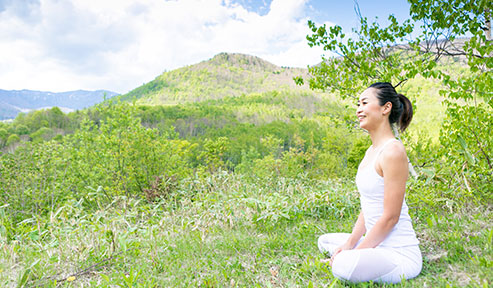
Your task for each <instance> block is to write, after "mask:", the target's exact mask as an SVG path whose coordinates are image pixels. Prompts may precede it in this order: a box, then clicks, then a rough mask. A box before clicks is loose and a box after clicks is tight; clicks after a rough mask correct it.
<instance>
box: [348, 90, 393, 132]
mask: <svg viewBox="0 0 493 288" xmlns="http://www.w3.org/2000/svg"><path fill="white" fill-rule="evenodd" d="M376 93H377V90H376V89H375V88H368V89H366V90H365V91H363V93H361V95H360V97H359V100H358V109H356V117H358V121H359V126H360V127H361V128H363V129H365V130H367V131H369V130H372V129H374V128H376V127H378V126H379V125H380V124H381V122H382V121H384V120H385V115H386V114H388V113H386V111H387V108H388V107H386V105H387V104H389V103H390V102H388V103H387V104H386V105H384V106H380V103H379V101H378V98H377V96H376ZM387 106H388V105H387ZM389 111H390V110H389Z"/></svg>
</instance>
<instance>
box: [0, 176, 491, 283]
mask: <svg viewBox="0 0 493 288" xmlns="http://www.w3.org/2000/svg"><path fill="white" fill-rule="evenodd" d="M411 185H412V184H411ZM411 190H412V189H411ZM414 199H418V197H411V199H410V202H409V206H410V207H411V209H412V211H413V214H414V215H413V216H414V218H415V228H416V231H417V233H418V236H419V238H420V240H421V243H422V245H421V249H422V251H423V254H424V268H423V271H422V273H421V275H420V276H418V277H417V278H416V279H413V280H409V281H405V282H403V283H401V284H399V285H381V284H374V283H364V284H359V285H355V284H350V283H345V282H342V281H339V280H335V279H334V277H333V276H332V274H331V272H330V267H328V266H327V264H325V263H324V262H323V261H321V260H322V259H323V255H322V254H320V253H319V251H318V249H317V246H316V240H317V237H318V235H320V234H322V233H326V232H327V231H345V232H350V231H351V227H352V224H353V223H354V221H355V218H356V215H357V213H358V211H359V210H358V209H359V208H358V207H359V202H358V197H357V193H356V192H355V191H354V186H353V184H352V183H350V182H346V181H335V180H334V181H314V180H308V179H286V178H275V179H268V180H263V181H259V180H251V179H247V178H246V177H243V176H241V175H235V174H227V173H218V174H216V175H213V176H211V177H209V178H205V179H190V180H187V181H184V182H183V183H181V185H180V186H179V188H178V189H177V190H176V191H174V192H173V193H172V194H170V195H168V197H167V198H166V199H161V200H160V201H156V202H153V203H149V202H144V201H139V200H136V199H127V198H124V197H122V198H116V199H115V200H114V201H113V202H112V203H110V204H107V205H102V204H97V206H96V207H91V208H88V207H86V206H85V205H86V203H102V202H97V201H96V202H89V201H88V200H87V199H81V200H79V201H74V202H73V203H68V204H67V205H65V206H63V207H61V208H58V209H57V210H55V211H52V212H51V214H50V215H47V216H46V217H36V216H33V218H31V219H28V220H25V221H23V223H19V224H18V225H17V228H16V231H15V233H14V234H12V235H10V236H9V239H7V232H6V230H5V229H0V235H1V238H0V245H1V246H0V286H2V287H24V286H27V287H36V286H38V287H346V286H349V287H394V286H399V287H463V286H470V287H488V286H489V285H490V284H492V279H493V274H492V272H491V271H492V269H491V268H492V263H493V260H492V254H493V253H492V249H493V247H492V246H493V245H492V237H493V230H492V224H491V223H492V221H491V206H490V205H489V204H483V205H480V206H476V207H474V208H473V207H467V205H465V206H466V207H464V206H463V207H462V208H461V209H460V210H456V211H453V213H449V211H446V210H440V209H435V210H433V213H431V212H432V209H434V208H433V207H429V206H424V207H420V206H419V205H420V203H419V202H418V201H417V200H414ZM1 211H2V210H1V208H0V212H1ZM2 213H3V212H1V213H0V217H6V215H4V213H3V214H2Z"/></svg>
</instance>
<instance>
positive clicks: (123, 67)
mask: <svg viewBox="0 0 493 288" xmlns="http://www.w3.org/2000/svg"><path fill="white" fill-rule="evenodd" d="M15 3H17V4H15ZM18 3H19V2H16V1H6V2H5V4H3V5H4V7H0V55H3V56H4V57H2V58H0V89H37V90H49V91H66V90H74V89H109V90H113V91H117V92H122V93H124V92H127V91H129V90H130V89H133V88H135V87H137V86H139V85H141V84H142V83H144V82H148V81H149V80H151V79H153V78H154V77H156V76H158V75H159V74H160V73H162V72H163V71H164V70H172V69H175V68H178V67H182V66H185V65H190V64H194V63H197V62H200V61H202V60H206V59H208V58H210V57H212V56H214V55H215V54H217V53H219V52H238V53H246V54H251V55H256V56H259V57H262V58H264V59H266V60H268V61H271V62H273V63H274V64H277V65H280V66H281V65H282V66H297V67H306V65H308V64H310V65H312V64H315V63H317V62H319V61H320V55H321V53H322V51H321V50H320V49H313V48H312V49H310V48H309V47H308V45H307V44H306V40H305V36H306V35H307V34H308V32H309V30H308V28H307V26H306V23H307V20H308V16H309V15H306V13H307V12H309V11H308V10H309V9H308V7H307V0H273V1H272V2H271V4H270V10H269V12H268V13H267V14H264V15H259V14H257V13H254V12H251V11H248V10H247V9H246V8H244V7H243V6H241V5H239V4H235V2H233V1H221V0H178V1H163V0H111V1H110V0H104V1H102V0H71V1H57V0H39V1H36V0H31V1H25V3H28V4H25V5H24V6H20V5H19V4H18ZM0 6H1V5H0Z"/></svg>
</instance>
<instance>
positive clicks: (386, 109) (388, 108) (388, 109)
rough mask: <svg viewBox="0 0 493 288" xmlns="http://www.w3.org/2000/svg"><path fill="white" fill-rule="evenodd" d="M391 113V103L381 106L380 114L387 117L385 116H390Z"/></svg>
mask: <svg viewBox="0 0 493 288" xmlns="http://www.w3.org/2000/svg"><path fill="white" fill-rule="evenodd" d="M391 111H392V102H390V101H389V102H387V103H385V105H383V111H382V114H383V115H387V114H390V112H391Z"/></svg>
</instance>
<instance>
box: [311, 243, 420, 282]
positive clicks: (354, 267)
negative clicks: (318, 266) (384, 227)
mask: <svg viewBox="0 0 493 288" xmlns="http://www.w3.org/2000/svg"><path fill="white" fill-rule="evenodd" d="M349 235H350V234H349V233H329V234H325V235H322V236H320V237H319V238H318V248H319V249H320V251H321V252H322V253H324V252H329V254H330V255H332V254H333V253H334V250H335V249H337V248H338V247H339V246H341V245H342V244H344V243H345V242H346V240H347V239H348V238H349ZM362 239H363V238H362ZM360 241H361V240H360ZM358 244H359V242H358ZM422 264H423V259H422V258H421V251H420V250H419V247H418V245H413V246H405V247H376V248H368V249H357V250H344V251H341V252H340V253H339V254H337V256H336V257H335V258H334V261H333V263H332V273H333V274H334V276H335V277H337V278H339V279H342V280H347V281H351V282H366V281H376V282H385V283H399V282H401V280H402V279H403V278H405V279H410V278H414V277H416V276H418V274H419V273H420V272H421V266H422Z"/></svg>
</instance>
